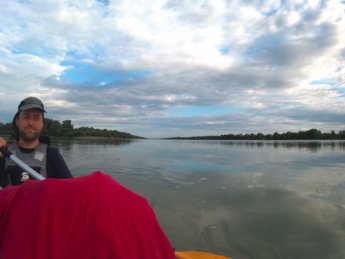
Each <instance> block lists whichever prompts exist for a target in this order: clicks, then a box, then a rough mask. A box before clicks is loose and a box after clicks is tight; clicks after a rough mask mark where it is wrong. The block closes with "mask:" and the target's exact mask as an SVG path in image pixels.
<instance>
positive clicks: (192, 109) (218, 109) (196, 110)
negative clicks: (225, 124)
mask: <svg viewBox="0 0 345 259" xmlns="http://www.w3.org/2000/svg"><path fill="white" fill-rule="evenodd" d="M242 111H244V110H243V109H241V108H234V107H225V106H189V107H177V108H171V109H170V112H171V113H173V114H174V115H178V116H200V115H221V114H225V113H236V112H242Z"/></svg>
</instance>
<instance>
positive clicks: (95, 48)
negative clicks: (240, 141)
mask: <svg viewBox="0 0 345 259" xmlns="http://www.w3.org/2000/svg"><path fill="white" fill-rule="evenodd" d="M344 10H345V7H344V3H342V2H341V1H312V0H310V1H302V0H301V1H299V0H298V1H251V2H248V1H244V2H243V1H231V2H228V1H222V0H214V1H197V0H194V1H192V0H191V1H165V0H158V1H153V2H147V1H135V0H131V1H127V0H126V1H125V0H123V1H109V3H106V4H104V3H102V2H100V1H93V0H83V1H68V0H67V1H66V0H64V1H62V0H61V1H43V0H34V1H4V3H2V8H1V9H0V80H1V93H2V94H3V95H4V96H6V97H7V98H6V100H3V102H4V105H2V107H6V108H5V110H6V112H10V111H11V110H13V109H15V107H16V105H17V103H18V102H19V101H20V99H21V98H24V97H25V96H27V95H29V94H30V95H37V96H39V97H41V98H42V99H43V100H46V103H47V105H48V106H50V108H51V110H52V113H51V114H52V115H54V116H57V117H58V116H59V117H61V118H63V117H66V116H71V117H73V119H75V120H78V123H81V119H78V115H79V114H82V116H83V118H86V119H85V121H83V122H84V123H92V122H90V121H93V120H91V119H90V120H87V116H88V115H87V114H88V113H89V114H90V116H98V118H99V119H98V120H97V124H98V125H104V126H107V127H111V126H113V127H114V128H117V127H121V128H122V129H123V128H124V127H128V130H127V131H131V129H134V128H135V129H136V130H137V132H136V134H139V135H140V128H141V126H142V125H143V123H142V122H143V121H145V123H144V124H145V130H147V131H145V133H146V132H149V131H150V130H151V131H152V132H155V133H154V134H156V130H157V128H159V127H162V128H165V130H166V129H167V128H171V129H172V131H171V132H174V133H176V132H178V130H177V129H178V128H181V131H184V130H185V128H189V130H190V131H186V132H192V131H191V130H193V132H196V130H195V129H194V127H195V125H198V126H199V129H200V127H201V128H202V127H205V128H204V129H205V134H208V132H212V133H215V132H219V133H220V134H223V133H226V132H220V131H225V130H231V129H233V130H238V131H241V129H242V130H244V131H245V130H247V129H252V130H262V131H264V130H265V131H267V130H268V131H270V129H271V130H272V131H275V130H276V129H278V128H279V129H280V128H284V127H286V126H287V125H288V123H290V124H291V127H295V128H298V127H308V126H310V125H314V124H313V120H314V122H315V124H316V123H320V120H321V121H323V122H324V123H325V124H324V127H325V128H326V127H327V125H326V124H328V127H329V128H332V127H338V123H337V122H336V120H337V119H338V118H339V117H336V116H331V115H330V114H331V113H336V114H338V113H342V112H343V111H344V108H345V107H344V103H345V102H344V92H343V88H344V87H343V82H344V81H345V65H344V57H345V56H344V54H343V53H344V50H345V40H344V37H343V35H344V34H345V22H344V19H345V18H344V15H343V14H344ZM66 61H67V62H68V64H63V63H62V62H65V63H66ZM74 63H75V64H76V63H78V64H89V65H90V67H92V66H97V69H98V70H103V71H106V72H107V73H104V76H106V75H111V76H112V77H111V78H116V76H119V78H120V79H121V76H122V75H123V73H124V71H125V72H127V73H128V76H127V77H128V78H127V80H122V81H121V80H118V81H116V80H115V81H114V82H111V80H110V81H109V80H107V78H100V79H99V81H98V82H92V83H86V84H85V85H82V86H80V85H79V86H75V85H72V84H67V83H66V82H64V76H63V72H64V71H65V70H67V69H71V68H72V67H73V66H76V65H77V64H76V65H73V64H74ZM75 71H76V72H75V73H77V72H78V71H79V70H77V69H76V70H75ZM132 71H134V72H137V71H144V76H140V77H135V73H134V72H133V73H131V72H132ZM95 73H96V72H95ZM76 76H78V75H76ZM79 76H81V77H82V76H83V74H81V75H79ZM318 81H319V82H320V83H317V84H316V83H315V82H318ZM6 103H8V105H5V104H6ZM217 105H229V106H231V107H239V108H240V109H241V111H243V110H246V112H245V115H244V114H243V113H239V114H232V115H231V116H229V115H224V116H223V117H217V116H211V117H209V118H207V119H205V122H210V123H208V124H204V123H200V124H198V123H197V120H198V119H200V118H195V120H191V118H189V117H188V118H186V120H181V118H179V119H177V118H171V117H159V116H163V114H168V113H166V112H165V111H166V110H167V109H170V108H171V107H187V106H206V107H207V106H217ZM296 109H304V110H305V111H306V112H305V113H303V118H302V116H301V114H297V113H296ZM320 110H321V111H322V110H323V111H324V114H320V119H317V120H316V119H315V114H316V112H319V111H320ZM293 112H295V114H294V113H293ZM100 114H102V116H100ZM308 114H310V118H309V119H308ZM297 115H300V116H297ZM2 118H3V117H2ZM251 118H257V119H251ZM265 120H266V121H269V122H270V123H268V124H267V123H266V125H265V123H264V121H265ZM102 121H103V122H104V123H103V124H102ZM279 121H281V123H280V122H279ZM146 122H147V123H146ZM227 122H228V123H227ZM112 123H113V124H112ZM160 124H161V125H162V126H160ZM205 125H207V127H206V126H205ZM91 126H92V125H91ZM211 126H213V128H212V127H211ZM150 127H154V129H153V128H150ZM199 129H198V131H197V132H198V133H200V130H199ZM165 132H167V133H166V134H169V133H168V131H167V130H166V131H165ZM185 134H188V133H185Z"/></svg>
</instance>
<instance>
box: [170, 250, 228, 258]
mask: <svg viewBox="0 0 345 259" xmlns="http://www.w3.org/2000/svg"><path fill="white" fill-rule="evenodd" d="M175 256H176V259H231V258H230V257H226V256H221V255H216V254H210V253H205V252H195V251H176V252H175Z"/></svg>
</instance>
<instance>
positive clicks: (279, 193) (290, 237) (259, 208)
mask: <svg viewBox="0 0 345 259" xmlns="http://www.w3.org/2000/svg"><path fill="white" fill-rule="evenodd" d="M59 145H61V147H62V152H63V154H64V156H65V158H66V160H67V161H68V164H69V165H70V166H71V167H72V169H73V170H72V171H73V172H75V174H76V175H82V174H86V173H89V172H92V171H95V170H101V171H103V172H105V173H108V174H110V175H111V176H112V177H113V178H114V179H116V180H117V181H119V182H120V183H122V184H123V185H125V186H126V187H128V188H130V189H132V190H133V191H135V192H137V193H139V194H141V195H142V196H144V197H146V198H147V200H148V201H149V202H150V204H151V206H152V207H153V208H154V210H155V212H156V214H157V217H158V219H159V222H160V224H161V225H162V227H163V229H164V230H165V232H166V233H167V235H168V237H169V239H170V240H171V242H172V244H173V245H174V246H175V247H176V249H178V250H200V251H209V252H213V253H218V254H224V255H228V256H232V257H233V258H234V259H247V258H255V259H261V258H265V259H267V258H268V259H270V258H275V259H276V258H303V259H304V258H306V259H308V258H330V259H333V258H334V259H335V258H345V247H344V245H343V244H345V174H344V168H345V160H344V142H342V141H339V142H311V143H310V142H273V141H272V142H270V141H268V142H266V141H265V142H263V141H261V142H240V141H235V142H233V141H175V140H174V141H163V140H139V141H134V142H130V143H126V144H119V145H118V144H109V143H91V142H88V143H79V142H78V141H76V142H72V143H70V144H68V145H67V146H68V147H67V148H66V146H64V145H63V144H59ZM65 148H66V149H65Z"/></svg>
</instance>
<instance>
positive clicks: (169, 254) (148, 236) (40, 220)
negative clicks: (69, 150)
mask: <svg viewBox="0 0 345 259" xmlns="http://www.w3.org/2000/svg"><path fill="white" fill-rule="evenodd" d="M0 258H1V259H17V258H18V259H19V258H25V259H47V258H49V259H69V258H71V259H72V258H73V259H76V258H83V259H88V258H95V259H96V258H97V259H98V258H101V259H107V258H109V259H115V258H119V259H125V258H130V259H136V258H138V259H139V258H140V259H146V258H147V259H155V258H157V259H170V258H171V259H172V258H175V256H174V252H173V249H172V246H171V244H170V242H169V240H168V239H167V237H166V235H165V234H164V232H163V231H162V229H161V227H160V226H159V224H158V221H157V219H156V216H155V214H154V212H153V210H152V209H151V207H150V206H149V204H148V203H147V201H146V200H145V199H144V198H143V197H141V196H139V195H137V194H135V193H134V192H132V191H130V190H128V189H126V188H125V187H123V186H122V185H120V184H119V183H117V182H116V181H115V180H113V179H112V178H111V177H110V176H107V175H105V174H103V173H101V172H95V173H93V174H90V175H88V176H82V177H76V178H71V179H46V180H43V181H37V180H29V181H27V182H25V183H24V184H23V185H21V186H15V187H7V188H5V189H4V190H2V191H0Z"/></svg>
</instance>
